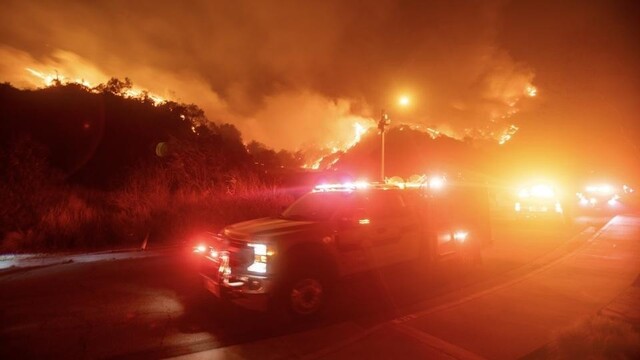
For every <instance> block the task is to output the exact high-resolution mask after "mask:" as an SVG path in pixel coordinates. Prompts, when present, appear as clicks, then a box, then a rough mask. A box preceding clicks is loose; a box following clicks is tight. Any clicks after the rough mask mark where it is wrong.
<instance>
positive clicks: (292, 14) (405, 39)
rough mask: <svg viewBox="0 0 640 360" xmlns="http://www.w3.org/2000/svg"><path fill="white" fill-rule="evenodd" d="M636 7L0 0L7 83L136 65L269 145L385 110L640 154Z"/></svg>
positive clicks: (157, 84) (141, 80) (547, 142)
mask: <svg viewBox="0 0 640 360" xmlns="http://www.w3.org/2000/svg"><path fill="white" fill-rule="evenodd" d="M638 8H639V7H638V6H637V5H636V2H634V1H628V2H624V1H606V0H602V1H600V0H592V1H545V0H537V1H530V0H522V1H480V0H478V1H457V0H454V1H448V0H441V1H427V0H424V1H401V0H376V1H343V0H324V1H288V0H280V1H271V0H261V1H205V0H202V1H161V0H153V1H147V0H140V1H113V0H112V1H81V0H79V1H69V0H53V1H20V0H15V1H14V0H4V1H3V5H2V12H1V13H0V81H9V82H11V83H12V84H14V85H17V86H20V87H33V86H37V85H38V84H40V81H41V80H40V79H38V78H36V77H35V76H33V75H32V74H31V73H29V72H27V71H26V70H25V68H27V67H28V68H31V69H34V70H36V71H39V72H43V73H55V72H56V71H57V72H58V73H59V74H60V75H63V76H65V77H68V78H71V79H76V78H77V79H83V80H85V81H88V82H89V83H91V84H96V83H99V82H104V81H105V80H106V79H108V78H110V77H119V78H124V77H129V78H130V79H132V81H133V83H134V84H135V85H137V86H139V87H140V88H144V89H149V90H150V91H151V92H152V93H155V94H158V95H160V96H162V97H166V98H171V99H173V100H178V101H183V102H190V103H196V104H197V105H199V106H200V107H202V108H203V109H204V110H205V112H206V114H207V116H208V118H209V119H210V120H213V121H222V122H231V123H234V124H235V125H237V126H238V127H239V128H240V130H241V131H242V133H243V137H244V139H245V141H248V140H258V141H260V142H263V143H265V144H267V145H269V146H271V147H274V148H285V149H290V150H294V149H300V148H305V147H318V146H325V147H332V146H337V147H341V146H344V145H346V144H348V143H349V141H350V140H351V139H352V137H353V132H354V125H355V123H359V124H361V125H363V126H373V125H375V120H377V118H378V116H379V113H380V110H381V109H383V108H384V109H387V110H388V112H389V113H390V115H391V117H392V119H393V121H394V122H396V123H398V122H408V123H415V124H422V125H425V126H430V127H434V128H438V129H440V130H441V131H443V132H444V133H448V134H452V135H455V136H457V137H464V136H472V137H486V138H492V139H495V140H496V141H499V140H500V139H501V138H502V139H503V140H505V138H504V135H508V134H511V136H512V138H511V140H510V141H509V142H508V143H507V144H505V146H513V147H517V146H520V149H526V151H525V150H522V151H524V152H523V153H526V152H527V151H529V152H531V149H538V150H540V153H545V152H552V151H555V152H558V151H561V152H564V153H566V154H571V156H568V157H567V158H568V159H570V158H572V156H575V155H577V154H579V155H581V156H582V157H585V156H586V157H594V158H597V162H598V163H603V162H604V163H607V162H608V161H609V159H612V158H615V159H623V160H622V161H618V162H619V163H620V164H619V165H620V166H635V167H640V150H639V149H638V141H637V138H638V137H639V135H640V130H639V129H640V124H639V122H640V120H639V119H638V115H637V114H639V113H640V105H639V101H638V100H639V99H640V67H639V65H640V46H639V45H638V44H640V41H639V40H640V37H639V36H638V35H640V34H639V28H638V23H639V20H640V19H639V16H638V15H639V11H638ZM534 94H535V95H536V96H531V95H534ZM400 95H406V96H409V97H410V98H411V105H410V106H409V107H408V108H405V109H400V108H398V107H397V98H398V96H400ZM512 125H515V126H512ZM515 129H518V130H517V131H516V130H515ZM549 149H553V150H549ZM594 149H600V150H601V151H595V150H594ZM538 150H536V151H538ZM600 153H602V154H604V155H602V156H599V155H598V154H600ZM547 155H548V154H547ZM547 155H545V157H544V158H545V159H548V158H549V157H548V156H547ZM556 155H557V153H556ZM567 161H569V160H567ZM594 161H595V160H594ZM616 161H617V160H616Z"/></svg>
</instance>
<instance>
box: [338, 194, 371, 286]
mask: <svg viewBox="0 0 640 360" xmlns="http://www.w3.org/2000/svg"><path fill="white" fill-rule="evenodd" d="M333 221H334V228H335V244H336V251H337V254H338V256H337V262H338V267H339V268H340V274H342V275H349V274H354V273H357V272H361V271H365V270H368V269H370V259H369V255H368V250H367V248H368V246H369V245H368V240H367V239H368V238H369V237H370V233H371V228H370V226H369V225H370V220H369V214H368V213H367V212H366V209H365V204H364V203H363V202H362V199H357V198H356V197H355V196H354V197H353V198H352V199H349V201H348V202H345V203H344V204H342V207H341V209H340V210H338V212H337V213H336V215H335V217H334V220H333Z"/></svg>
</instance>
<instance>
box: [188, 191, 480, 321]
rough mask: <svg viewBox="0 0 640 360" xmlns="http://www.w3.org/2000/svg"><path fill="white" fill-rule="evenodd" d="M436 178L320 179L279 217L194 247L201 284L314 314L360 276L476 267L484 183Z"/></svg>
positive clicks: (254, 303)
mask: <svg viewBox="0 0 640 360" xmlns="http://www.w3.org/2000/svg"><path fill="white" fill-rule="evenodd" d="M432 183H433V184H436V185H437V186H435V187H434V188H431V187H430V186H429V185H428V184H429V183H428V182H425V183H423V184H400V185H397V184H385V183H381V184H375V183H349V184H338V185H319V186H317V187H316V188H315V189H314V190H313V191H311V192H309V193H307V194H305V195H303V196H302V197H300V198H299V199H298V200H297V201H295V202H294V203H293V204H292V205H291V206H289V207H288V208H287V209H286V210H285V211H284V212H283V213H282V214H281V215H280V216H278V217H269V218H261V219H255V220H250V221H244V222H240V223H237V224H233V225H230V226H227V227H225V228H224V229H223V230H222V231H221V232H220V233H218V234H215V235H214V234H211V236H210V237H209V239H208V242H207V243H206V244H203V245H201V246H199V247H198V249H199V250H198V251H199V252H200V253H201V255H202V256H201V260H200V261H201V265H200V275H201V276H202V280H203V286H204V287H205V288H206V289H207V290H208V292H210V293H211V294H213V295H214V296H216V297H218V298H220V299H223V300H225V301H231V302H234V303H236V304H238V305H240V306H244V307H248V308H252V309H262V310H264V309H268V308H270V305H271V304H278V306H281V307H282V306H283V307H284V308H285V309H286V310H287V311H288V312H289V313H290V314H291V315H292V316H293V317H294V318H310V317H314V316H316V315H318V314H319V313H320V312H321V310H323V308H324V305H325V304H326V302H327V296H328V294H330V292H329V291H328V290H329V289H330V288H331V287H332V286H333V285H335V284H336V283H337V282H338V281H341V280H344V279H348V278H349V275H352V274H355V273H359V272H366V271H372V270H377V269H381V268H383V267H387V266H391V265H396V264H400V263H408V262H412V261H413V263H414V264H415V263H418V264H422V263H424V264H425V266H426V264H428V263H431V262H437V261H441V260H443V259H447V258H452V257H455V258H460V259H464V261H465V262H467V263H479V262H480V255H481V248H482V245H483V244H486V243H488V242H489V241H490V238H491V230H490V226H489V209H488V200H487V195H486V189H485V188H484V187H482V186H475V185H470V184H465V183H462V182H460V183H455V182H451V183H449V182H448V183H447V184H446V186H443V183H442V181H434V182H432Z"/></svg>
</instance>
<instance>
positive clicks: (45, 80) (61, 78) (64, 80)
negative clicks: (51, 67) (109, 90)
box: [25, 67, 167, 106]
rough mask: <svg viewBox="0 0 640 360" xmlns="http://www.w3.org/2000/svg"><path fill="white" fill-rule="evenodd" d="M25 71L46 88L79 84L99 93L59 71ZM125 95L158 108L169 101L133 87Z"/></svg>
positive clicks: (95, 90)
mask: <svg viewBox="0 0 640 360" xmlns="http://www.w3.org/2000/svg"><path fill="white" fill-rule="evenodd" d="M25 70H26V71H27V72H28V73H29V74H31V75H33V76H34V77H36V78H38V79H40V80H41V81H42V85H44V86H45V87H51V86H55V85H56V84H63V85H66V84H77V85H81V86H84V87H86V88H87V89H88V90H90V91H92V92H97V89H96V88H95V87H94V85H93V84H91V83H90V82H89V81H87V80H85V79H78V78H76V79H72V78H70V77H67V76H65V75H62V74H59V73H58V72H57V71H56V72H55V73H53V74H52V73H44V72H41V71H38V70H35V69H32V68H29V67H27V68H25ZM123 95H124V97H126V98H131V99H140V98H143V97H144V98H147V99H149V100H151V102H152V103H153V104H154V105H156V106H157V105H160V104H162V103H163V102H165V101H167V100H166V99H164V98H163V97H161V96H158V95H156V94H151V93H149V92H148V91H145V90H142V89H139V88H135V87H132V88H129V89H123Z"/></svg>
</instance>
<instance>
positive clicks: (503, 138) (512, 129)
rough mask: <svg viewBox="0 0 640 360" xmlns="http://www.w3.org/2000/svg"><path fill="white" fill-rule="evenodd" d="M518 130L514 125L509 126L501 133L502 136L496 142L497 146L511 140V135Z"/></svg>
mask: <svg viewBox="0 0 640 360" xmlns="http://www.w3.org/2000/svg"><path fill="white" fill-rule="evenodd" d="M518 130H520V128H519V127H517V126H516V125H514V124H511V125H510V126H509V127H508V128H507V129H506V130H505V131H504V132H503V133H502V136H500V139H499V140H498V144H500V145H504V144H505V143H506V142H507V141H509V140H511V138H513V135H515V133H516V132H518Z"/></svg>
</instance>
